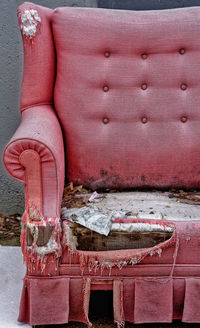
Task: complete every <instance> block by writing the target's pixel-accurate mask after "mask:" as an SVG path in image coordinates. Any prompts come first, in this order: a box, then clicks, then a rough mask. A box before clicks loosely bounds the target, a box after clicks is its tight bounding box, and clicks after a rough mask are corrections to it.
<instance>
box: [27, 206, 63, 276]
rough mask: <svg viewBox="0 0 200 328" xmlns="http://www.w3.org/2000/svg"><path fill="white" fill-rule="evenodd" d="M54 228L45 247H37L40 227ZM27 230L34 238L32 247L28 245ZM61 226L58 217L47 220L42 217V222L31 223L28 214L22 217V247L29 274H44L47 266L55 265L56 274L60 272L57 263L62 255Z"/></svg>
mask: <svg viewBox="0 0 200 328" xmlns="http://www.w3.org/2000/svg"><path fill="white" fill-rule="evenodd" d="M47 225H50V226H51V227H52V235H51V237H50V239H49V241H48V243H47V244H46V245H45V246H37V239H38V235H39V233H38V230H39V228H40V227H46V226H47ZM27 228H29V229H30V232H31V234H32V237H33V243H32V245H31V246H28V245H27ZM60 236H61V226H60V219H59V218H57V217H52V218H46V217H43V216H40V221H32V222H30V216H29V215H28V213H27V212H25V213H24V215H23V217H22V232H21V247H22V253H23V257H24V262H25V263H26V265H27V272H28V273H29V274H34V273H38V271H39V272H41V273H44V271H45V269H46V266H49V264H50V263H51V264H53V265H54V266H55V269H54V270H55V273H54V274H56V271H57V270H58V267H57V262H58V259H59V257H60V256H61V254H62V249H61V242H60Z"/></svg>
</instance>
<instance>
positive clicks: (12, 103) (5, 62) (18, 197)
mask: <svg viewBox="0 0 200 328" xmlns="http://www.w3.org/2000/svg"><path fill="white" fill-rule="evenodd" d="M22 2H24V1H20V0H2V1H0V58H1V60H0V213H4V214H12V213H16V212H18V213H22V212H23V209H24V186H23V184H22V183H20V182H18V181H15V180H14V179H12V178H11V177H10V176H8V174H7V172H6V170H5V169H4V166H3V162H2V152H3V149H4V147H5V145H6V144H7V143H8V141H9V140H10V138H11V137H12V135H13V134H14V132H15V130H16V128H17V126H18V125H19V122H20V113H19V100H20V85H21V80H22V69H23V57H22V41H21V35H20V32H19V29H18V23H17V16H16V12H17V7H18V5H19V4H20V3H22ZM32 2H34V3H37V4H40V5H42V6H46V7H49V8H55V7H59V6H79V7H82V6H86V7H96V6H97V1H96V0H56V1H55V0H32Z"/></svg>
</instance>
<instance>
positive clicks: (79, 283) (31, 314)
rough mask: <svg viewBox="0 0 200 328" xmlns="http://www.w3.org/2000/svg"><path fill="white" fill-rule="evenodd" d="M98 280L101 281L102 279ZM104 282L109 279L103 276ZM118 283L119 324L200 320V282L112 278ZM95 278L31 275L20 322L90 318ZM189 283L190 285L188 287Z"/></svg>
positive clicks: (87, 320)
mask: <svg viewBox="0 0 200 328" xmlns="http://www.w3.org/2000/svg"><path fill="white" fill-rule="evenodd" d="M97 279H98V281H99V280H100V279H99V278H97ZM101 279H102V284H103V283H104V281H105V277H104V278H101ZM109 280H111V281H112V284H113V310H114V321H115V322H116V323H117V324H118V327H123V325H124V322H125V321H129V322H132V323H147V322H172V320H173V319H180V320H182V321H183V322H188V323H189V322H191V323H192V322H199V321H200V318H199V305H200V304H199V299H200V298H199V294H200V282H199V278H195V277H188V278H187V277H186V278H176V277H173V278H171V277H151V276H148V277H145V278H144V277H140V278H131V277H128V278H125V277H123V278H120V279H118V278H116V277H110V278H109ZM93 281H95V277H90V278H85V277H77V278H75V277H74V278H69V277H63V276H60V277H54V278H39V277H36V278H32V277H28V276H26V277H25V279H24V285H23V290H22V296H21V303H20V313H19V317H18V321H20V322H27V323H29V324H30V325H36V324H38V325H41V324H54V323H57V324H58V323H68V322H69V321H79V322H83V323H86V324H87V325H89V326H91V323H90V318H88V312H89V302H90V289H91V284H92V283H93ZM185 285H186V286H187V287H186V288H185Z"/></svg>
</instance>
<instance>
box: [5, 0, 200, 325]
mask: <svg viewBox="0 0 200 328" xmlns="http://www.w3.org/2000/svg"><path fill="white" fill-rule="evenodd" d="M26 10H28V14H27V12H26ZM35 10H36V11H37V15H38V16H37V17H36V18H37V19H36V20H34V19H35V18H34V19H33V22H34V24H36V23H38V24H37V26H36V27H37V28H36V29H34V27H35V26H33V27H32V28H33V30H32V31H35V32H34V33H33V34H31V36H30V35H28V34H27V35H26V33H23V19H24V16H23V15H24V14H26V15H29V14H31V15H34V14H35ZM18 17H19V24H20V28H21V31H22V38H23V46H24V75H23V83H22V94H21V111H22V121H21V124H20V126H19V128H18V130H17V131H16V133H15V135H14V136H13V138H12V140H11V141H10V143H9V144H8V146H7V147H6V149H5V152H4V163H5V166H6V168H7V170H8V172H9V173H10V174H11V175H12V176H13V177H14V178H15V179H17V180H19V181H22V182H24V183H25V184H26V208H27V207H29V202H28V201H29V198H30V197H31V196H30V194H29V192H28V188H29V185H30V183H29V181H31V183H32V181H33V180H34V178H33V177H35V176H36V177H37V178H36V179H35V180H37V179H39V180H40V181H38V183H37V181H35V189H34V192H35V194H34V197H36V199H37V195H39V196H38V197H39V198H41V197H42V201H41V199H39V200H38V204H40V201H41V204H42V211H43V213H42V214H43V217H42V220H41V221H40V222H39V223H38V226H39V225H43V226H46V223H48V224H49V223H50V224H52V217H53V219H55V220H54V222H53V223H54V227H53V234H52V236H53V242H57V243H56V246H58V249H56V250H55V251H54V252H53V251H52V252H51V251H50V252H49V253H48V252H47V254H46V255H45V256H38V254H36V253H34V247H36V245H35V244H34V243H33V245H32V248H31V247H27V244H26V224H27V223H30V222H29V221H30V217H29V214H28V212H25V214H24V216H23V220H24V221H23V223H24V225H23V234H22V237H23V238H22V242H23V243H22V248H23V251H24V254H25V259H26V261H27V262H26V263H27V269H28V270H27V275H26V277H25V279H24V286H23V291H22V297H21V305H20V314H19V321H24V322H28V323H30V324H31V325H36V324H37V325H40V324H54V323H56V324H59V323H67V322H68V321H80V322H84V323H87V324H88V325H90V321H89V318H88V310H89V300H90V290H92V289H95V290H97V289H98V288H99V289H109V290H113V307H114V320H115V321H116V322H117V323H118V326H122V325H123V324H124V321H130V322H133V323H143V322H149V321H151V322H171V321H172V320H173V319H182V321H185V322H198V321H200V316H199V312H198V311H199V310H198V309H199V305H200V304H199V289H200V285H199V277H200V260H199V252H198V249H199V235H200V221H192V222H173V223H172V225H174V226H175V227H176V229H175V232H176V233H175V232H174V234H173V236H172V238H171V240H170V241H166V242H164V243H162V245H161V244H160V245H159V246H158V245H157V246H158V247H157V246H155V247H153V248H152V249H142V250H134V251H133V250H132V251H130V252H129V250H123V251H117V252H115V251H114V252H109V253H107V252H104V254H103V253H101V254H94V256H93V254H91V253H90V254H89V253H87V254H85V253H83V252H82V253H81V252H74V254H73V257H71V258H70V256H71V255H72V254H71V253H70V252H69V249H68V247H67V245H66V244H64V245H62V246H63V247H62V248H61V244H60V221H59V216H60V205H61V198H62V192H63V185H64V176H65V165H64V147H63V136H62V132H61V127H62V129H63V132H64V142H65V145H66V149H65V154H66V166H67V176H68V179H69V180H70V181H73V182H74V183H78V184H84V185H85V186H89V187H91V188H95V189H97V188H103V189H106V188H118V189H123V188H133V187H147V186H148V187H159V188H167V187H170V186H174V187H184V188H197V187H200V169H199V166H200V152H199V149H200V129H199V121H200V113H199V105H200V87H199V85H200V75H199V69H200V25H199V20H200V8H185V9H175V10H165V11H150V12H129V11H115V10H97V9H80V8H77V9H72V8H59V9H56V10H54V11H53V10H51V9H48V8H44V7H41V6H38V5H35V4H31V3H24V4H22V5H21V6H20V7H19V12H18ZM38 17H39V18H38ZM31 22H32V21H31V19H30V21H29V22H28V24H31ZM31 33H32V32H31ZM54 46H55V48H56V55H57V57H56V59H55V50H54ZM56 63H57V67H55V65H56ZM55 72H56V74H55ZM55 75H56V76H55ZM54 82H55V88H54ZM54 108H55V112H54ZM56 115H58V117H59V120H58V118H57V116H56ZM60 123H61V126H60ZM29 151H33V152H34V154H33V153H31V154H32V155H33V156H31V158H34V159H35V161H36V162H37V168H36V165H35V168H34V165H33V162H31V158H30V165H29V161H28V159H27V154H28V153H29ZM23 152H26V154H23ZM22 154H23V155H26V156H23V155H22ZM37 154H38V155H37ZM20 158H21V161H20ZM36 162H35V163H36ZM21 163H24V166H23V165H22V164H21ZM27 167H28V169H27ZM24 168H25V169H26V170H25V169H24ZM40 168H41V170H40ZM34 170H35V171H34ZM31 172H33V174H32V176H31ZM40 176H41V178H40ZM29 178H30V179H29ZM31 187H33V188H34V183H33V184H32V185H31ZM41 190H42V192H41ZM29 191H30V189H29ZM40 194H41V195H42V196H40ZM27 204H28V205H27ZM44 217H45V219H46V217H47V219H48V220H47V221H45V220H44ZM55 223H56V224H55ZM162 224H164V223H162ZM33 225H34V224H33ZM36 225H37V224H36V223H35V226H34V227H32V228H35V227H36ZM33 230H34V229H33ZM63 232H65V231H64V229H63ZM33 246H34V247H33ZM54 246H55V243H54ZM164 246H165V247H164ZM151 251H153V253H152V252H151ZM161 251H162V252H161ZM61 252H62V253H63V254H62V257H60V254H61ZM80 255H81V256H82V260H84V261H85V262H84V263H83V262H82V267H81V266H80V264H81V261H80ZM132 255H133V256H136V257H137V259H138V260H141V263H140V264H136V265H134V266H132V265H130V263H129V264H128V263H127V262H124V260H126V261H129V260H130V256H132ZM139 255H142V258H141V259H140V258H139ZM160 255H161V256H160ZM59 257H60V259H59ZM91 258H93V260H95V261H99V262H101V264H103V263H104V264H105V262H106V260H107V263H108V264H109V261H111V260H112V262H113V263H115V261H117V260H120V262H122V268H121V266H120V265H121V264H120V263H119V266H117V265H115V267H113V268H112V269H111V270H109V269H108V268H104V267H103V266H102V270H100V268H98V267H97V266H98V263H96V262H95V263H94V262H93V263H92V264H96V267H95V266H91V265H90V264H91V261H90V259H91ZM39 261H40V263H39ZM59 261H60V262H59ZM35 263H36V264H35ZM38 264H40V266H38ZM123 266H124V267H123ZM83 267H84V270H82V274H83V275H82V276H81V269H83ZM94 268H96V271H95V270H93V269H94ZM119 268H121V270H119ZM83 271H84V272H83Z"/></svg>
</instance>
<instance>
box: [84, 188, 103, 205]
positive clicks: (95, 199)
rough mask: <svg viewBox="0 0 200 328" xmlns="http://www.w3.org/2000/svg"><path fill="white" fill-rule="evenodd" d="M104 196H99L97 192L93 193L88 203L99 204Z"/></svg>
mask: <svg viewBox="0 0 200 328" xmlns="http://www.w3.org/2000/svg"><path fill="white" fill-rule="evenodd" d="M105 197H106V196H105V195H100V194H98V192H96V191H94V192H93V193H92V195H91V196H90V198H89V199H88V202H90V203H99V202H100V201H101V200H102V199H104V198H105Z"/></svg>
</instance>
